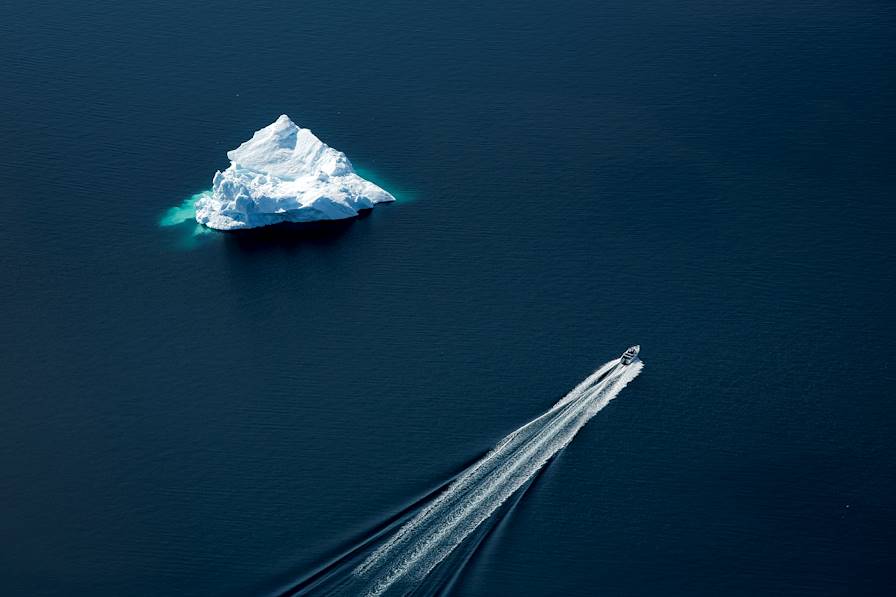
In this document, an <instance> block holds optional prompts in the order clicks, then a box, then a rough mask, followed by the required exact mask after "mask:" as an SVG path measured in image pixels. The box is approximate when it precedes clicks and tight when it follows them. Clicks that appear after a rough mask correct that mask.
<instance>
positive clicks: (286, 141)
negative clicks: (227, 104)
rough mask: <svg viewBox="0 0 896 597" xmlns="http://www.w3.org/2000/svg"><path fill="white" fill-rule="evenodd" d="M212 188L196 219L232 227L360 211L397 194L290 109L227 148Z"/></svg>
mask: <svg viewBox="0 0 896 597" xmlns="http://www.w3.org/2000/svg"><path fill="white" fill-rule="evenodd" d="M227 157H228V158H229V159H230V167H229V168H227V169H226V170H224V171H223V172H217V173H216V174H215V177H214V182H213V188H212V193H211V194H210V195H209V196H207V197H205V198H203V199H201V200H200V201H198V202H197V204H196V221H198V222H199V223H200V224H204V225H206V226H208V227H210V228H217V229H219V230H234V229H238V228H254V227H257V226H267V225H270V224H277V223H279V222H308V221H312V220H332V219H342V218H349V217H352V216H354V215H357V213H358V210H359V209H368V208H371V207H373V205H374V204H376V203H382V202H387V201H394V200H395V198H394V197H393V196H392V195H390V194H389V193H387V192H386V191H384V190H383V189H381V188H380V187H378V186H376V185H375V184H373V183H372V182H370V181H367V180H364V179H363V178H361V177H360V176H358V175H357V174H356V173H355V170H354V168H353V167H352V164H351V162H350V161H349V159H348V157H347V156H346V155H345V154H344V153H342V152H341V151H338V150H336V149H333V148H332V147H330V146H329V145H327V144H326V143H324V142H323V141H321V140H320V139H318V138H317V136H315V134H314V133H312V132H311V131H310V130H309V129H305V128H301V127H300V126H298V125H297V124H295V123H294V122H293V121H292V119H290V117H289V116H287V115H286V114H282V115H281V116H280V117H279V118H278V119H277V120H275V121H274V122H273V123H271V124H269V125H268V126H266V127H264V128H262V129H259V130H257V131H255V134H253V135H252V138H251V139H249V140H248V141H245V142H244V143H242V144H241V145H240V146H239V147H237V148H236V149H234V150H232V151H229V152H227Z"/></svg>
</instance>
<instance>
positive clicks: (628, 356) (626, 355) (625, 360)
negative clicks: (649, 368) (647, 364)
mask: <svg viewBox="0 0 896 597" xmlns="http://www.w3.org/2000/svg"><path fill="white" fill-rule="evenodd" d="M640 350H641V346H640V345H635V346H631V347H629V348H628V349H626V351H625V352H623V353H622V356H621V357H620V359H619V360H620V361H621V362H622V364H623V365H631V364H632V361H634V360H635V359H636V358H638V351H640Z"/></svg>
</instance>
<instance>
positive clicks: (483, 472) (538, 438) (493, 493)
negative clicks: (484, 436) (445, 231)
mask: <svg viewBox="0 0 896 597" xmlns="http://www.w3.org/2000/svg"><path fill="white" fill-rule="evenodd" d="M618 363H619V360H618V359H617V360H613V361H610V362H609V363H606V364H605V365H603V366H602V367H600V368H599V369H598V370H597V371H595V372H594V373H593V374H591V375H590V376H589V377H588V378H586V379H585V380H584V381H583V382H582V383H580V384H579V385H577V386H576V387H575V388H573V389H572V390H571V391H570V392H569V394H567V395H566V396H565V397H563V398H562V399H561V400H560V401H558V402H557V403H556V404H555V405H554V406H553V407H551V409H550V410H548V411H547V412H546V413H544V414H542V415H541V416H539V417H538V418H536V419H534V420H533V421H530V422H529V423H527V424H526V425H523V426H522V427H520V428H519V429H517V430H516V431H514V432H512V433H511V434H510V435H508V436H507V437H505V438H504V439H503V440H501V442H500V443H498V445H497V446H496V447H495V448H494V449H493V450H492V451H491V452H489V453H488V454H487V455H485V456H484V457H483V458H482V459H480V460H479V461H478V462H476V463H475V464H473V465H472V466H471V467H470V468H469V469H467V471H465V472H464V473H462V474H461V475H460V476H459V477H458V478H457V479H456V480H455V481H454V482H453V483H452V484H451V486H449V487H448V489H447V490H445V492H444V493H443V494H441V495H440V496H439V497H437V498H436V499H435V500H433V501H432V503H430V504H429V505H428V506H426V507H425V508H423V509H422V510H421V511H420V512H419V513H418V514H417V515H416V516H414V518H412V519H411V520H410V521H408V522H407V523H405V525H404V526H402V527H401V528H400V529H399V530H398V531H397V532H396V533H395V535H394V536H393V537H392V538H390V539H389V540H388V541H387V542H386V543H384V544H383V545H382V546H380V547H379V548H378V549H377V550H376V551H374V552H373V553H372V554H371V555H370V556H369V557H368V558H367V559H366V560H365V561H364V562H362V563H361V565H359V566H358V567H357V568H356V569H355V571H354V574H355V575H356V576H357V577H359V578H363V579H365V580H366V581H367V588H366V591H365V593H364V594H365V595H369V596H371V597H375V596H379V595H383V594H384V593H386V592H387V591H389V590H390V589H400V588H402V587H404V588H405V589H406V588H409V587H410V586H412V585H414V584H416V583H418V582H419V581H420V580H421V579H422V578H423V577H424V576H426V575H427V574H428V573H429V572H430V571H431V570H432V569H433V568H435V567H436V566H437V565H438V564H439V563H440V562H441V561H443V560H444V559H445V558H446V557H447V556H448V554H450V553H451V551H452V550H454V548H456V547H457V546H458V545H459V544H460V543H461V542H462V541H463V540H464V539H465V538H466V537H467V536H469V535H470V533H472V532H473V531H474V530H475V529H476V528H477V527H478V526H479V525H480V524H482V522H483V521H485V520H486V519H487V518H488V517H489V516H491V515H492V514H493V513H494V512H495V510H497V509H498V508H499V507H500V506H501V505H502V504H503V503H504V502H505V501H506V500H507V498H509V497H510V496H511V495H513V494H514V493H515V492H516V491H517V490H518V489H519V488H520V487H522V486H523V485H524V484H525V483H526V481H528V480H529V479H531V478H532V476H533V475H534V474H535V473H536V472H538V470H539V469H541V467H542V466H544V464H545V463H546V462H547V461H548V460H550V459H551V457H553V456H554V455H555V454H556V453H557V452H558V451H559V450H561V449H563V448H564V447H565V446H566V445H567V444H568V443H569V442H570V441H571V440H572V438H573V437H574V436H575V435H576V433H577V432H578V431H579V429H581V428H582V427H583V426H584V425H585V423H587V422H588V420H589V419H591V417H593V416H594V415H595V414H597V413H598V412H599V411H600V410H601V409H602V408H604V407H605V406H606V405H607V404H608V403H609V402H610V400H612V399H613V398H615V397H616V395H617V394H618V393H619V392H620V391H621V390H622V389H623V388H624V387H625V386H626V385H627V384H628V383H629V382H630V381H631V380H632V379H634V378H635V377H637V376H638V374H639V373H640V372H641V368H642V367H643V365H642V364H641V362H640V361H636V362H635V363H632V364H631V365H629V366H627V367H623V368H620V369H614V368H615V367H616V365H617V364H618ZM605 374H606V377H605V378H604V379H600V378H601V377H602V376H603V375H605ZM599 379H600V381H598V380H599Z"/></svg>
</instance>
